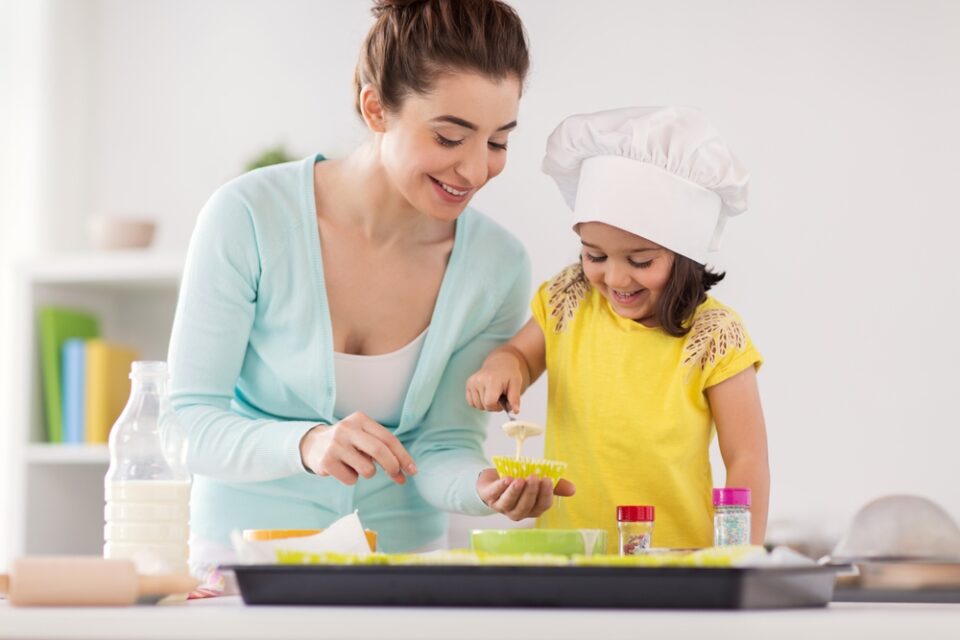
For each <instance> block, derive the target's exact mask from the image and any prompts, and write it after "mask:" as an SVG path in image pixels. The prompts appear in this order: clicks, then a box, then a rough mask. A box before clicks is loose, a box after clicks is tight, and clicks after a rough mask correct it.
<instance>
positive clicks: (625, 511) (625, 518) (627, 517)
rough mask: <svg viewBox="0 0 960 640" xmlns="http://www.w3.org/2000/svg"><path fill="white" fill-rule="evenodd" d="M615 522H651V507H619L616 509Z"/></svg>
mask: <svg viewBox="0 0 960 640" xmlns="http://www.w3.org/2000/svg"><path fill="white" fill-rule="evenodd" d="M617 522H653V507H651V506H649V505H621V506H619V507H617Z"/></svg>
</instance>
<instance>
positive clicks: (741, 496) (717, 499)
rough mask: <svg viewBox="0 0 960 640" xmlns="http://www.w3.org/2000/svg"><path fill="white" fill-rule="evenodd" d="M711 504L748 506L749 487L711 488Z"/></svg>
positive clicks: (716, 505) (717, 505) (718, 505)
mask: <svg viewBox="0 0 960 640" xmlns="http://www.w3.org/2000/svg"><path fill="white" fill-rule="evenodd" d="M713 506H715V507H722V506H723V507H725V506H742V507H749V506H750V489H742V488H739V487H726V488H725V489H714V490H713Z"/></svg>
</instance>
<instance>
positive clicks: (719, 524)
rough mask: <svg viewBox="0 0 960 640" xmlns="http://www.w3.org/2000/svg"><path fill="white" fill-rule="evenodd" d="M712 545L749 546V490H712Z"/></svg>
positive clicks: (733, 488)
mask: <svg viewBox="0 0 960 640" xmlns="http://www.w3.org/2000/svg"><path fill="white" fill-rule="evenodd" d="M713 544H714V546H716V547H726V546H730V545H740V544H750V489H743V488H739V487H727V488H724V489H714V490H713Z"/></svg>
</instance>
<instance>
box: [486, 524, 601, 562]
mask: <svg viewBox="0 0 960 640" xmlns="http://www.w3.org/2000/svg"><path fill="white" fill-rule="evenodd" d="M591 542H592V543H593V549H589V550H588V549H587V545H589V544H590V543H591ZM470 547H471V548H472V549H473V550H474V551H484V552H487V553H554V554H559V555H565V556H572V555H575V554H588V555H589V554H591V553H604V552H605V551H606V548H607V532H606V530H604V529H474V530H473V531H471V532H470Z"/></svg>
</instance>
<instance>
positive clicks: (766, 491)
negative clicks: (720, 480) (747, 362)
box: [706, 366, 770, 544]
mask: <svg viewBox="0 0 960 640" xmlns="http://www.w3.org/2000/svg"><path fill="white" fill-rule="evenodd" d="M706 394H707V401H708V402H709V403H710V410H711V412H712V413H713V419H714V422H715V423H716V425H717V440H718V441H719V443H720V453H721V455H722V456H723V463H724V465H725V466H726V468H727V486H728V487H747V488H749V489H750V493H751V505H750V515H751V520H752V530H751V535H750V540H751V542H752V543H753V544H763V540H764V535H765V533H766V530H767V507H768V504H769V500H770V464H769V462H768V460H767V429H766V426H765V424H764V420H763V409H762V408H761V406H760V392H759V390H758V388H757V373H756V369H755V368H754V367H752V366H750V367H747V368H746V369H744V370H743V371H742V372H740V373H738V374H737V375H735V376H733V377H731V378H728V379H726V380H724V381H723V382H721V383H719V384H717V385H714V386H712V387H709V388H707V390H706Z"/></svg>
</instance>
